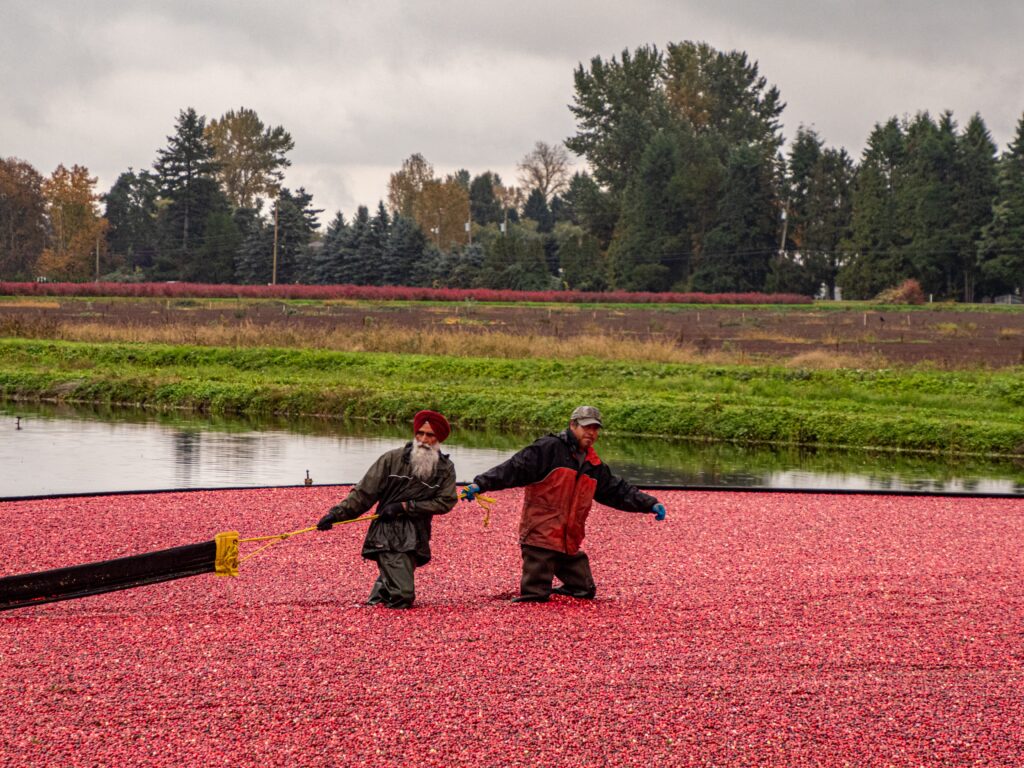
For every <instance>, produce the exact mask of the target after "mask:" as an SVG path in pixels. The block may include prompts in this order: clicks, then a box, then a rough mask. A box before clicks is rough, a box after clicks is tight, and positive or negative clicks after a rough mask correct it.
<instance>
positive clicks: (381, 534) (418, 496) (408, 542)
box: [331, 442, 458, 565]
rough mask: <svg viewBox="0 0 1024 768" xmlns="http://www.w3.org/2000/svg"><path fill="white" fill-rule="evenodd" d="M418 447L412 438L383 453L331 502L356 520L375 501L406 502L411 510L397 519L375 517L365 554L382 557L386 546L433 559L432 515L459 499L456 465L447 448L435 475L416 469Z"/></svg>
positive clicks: (335, 509)
mask: <svg viewBox="0 0 1024 768" xmlns="http://www.w3.org/2000/svg"><path fill="white" fill-rule="evenodd" d="M412 447H413V444H412V443H411V442H410V443H407V444H406V445H405V447H404V448H395V449H394V450H391V451H388V452H387V453H385V454H383V455H382V456H381V457H380V458H379V459H377V461H375V462H374V463H373V466H371V467H370V468H369V469H368V470H367V471H366V474H365V475H364V476H363V479H362V480H360V481H359V482H358V483H357V484H356V485H355V487H353V488H352V490H351V491H349V494H348V496H346V497H345V499H344V501H342V502H341V503H340V504H337V505H336V506H334V507H332V508H331V511H332V512H333V513H335V515H337V517H338V518H339V519H342V520H352V519H354V518H356V517H359V516H360V515H363V514H365V513H366V512H367V511H368V510H369V509H370V507H372V506H373V505H374V504H378V505H384V504H390V503H391V502H396V501H397V502H405V503H406V507H407V509H406V511H405V512H404V513H403V514H400V515H399V516H398V517H396V518H395V519H394V520H387V521H385V520H374V521H373V522H372V523H370V528H369V530H368V531H367V532H366V539H365V540H364V541H363V557H365V558H366V559H368V560H376V559H377V555H379V554H380V553H381V552H408V553H410V554H412V555H413V557H414V559H415V560H416V564H417V565H426V564H427V563H428V562H430V533H431V520H432V519H433V517H434V515H443V514H445V513H446V512H448V511H449V510H451V508H452V507H454V506H455V502H456V501H457V500H458V497H457V496H456V493H455V465H454V464H452V462H451V459H449V458H448V456H447V454H444V453H442V454H440V455H439V456H438V457H437V469H435V470H434V475H433V477H431V478H430V479H429V480H426V481H424V480H420V479H419V478H417V477H414V476H413V474H412V465H411V464H410V463H409V456H410V455H411V454H412Z"/></svg>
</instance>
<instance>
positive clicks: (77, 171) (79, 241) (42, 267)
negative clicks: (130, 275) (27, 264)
mask: <svg viewBox="0 0 1024 768" xmlns="http://www.w3.org/2000/svg"><path fill="white" fill-rule="evenodd" d="M95 186H96V178H95V177H92V176H90V175H89V170H88V169H87V168H84V167H83V166H80V165H73V166H71V168H70V169H68V168H65V167H64V166H63V165H59V166H57V169H56V170H55V171H54V172H53V174H52V175H51V176H50V178H48V179H46V180H45V181H44V182H43V184H42V192H43V196H44V197H45V199H46V212H47V218H48V219H49V223H50V227H49V237H48V243H47V247H46V248H45V249H44V250H43V253H42V255H41V256H40V257H39V271H40V272H41V273H42V274H44V275H45V276H46V277H48V278H50V279H52V280H69V281H81V280H88V279H89V278H90V277H94V276H95V275H96V264H97V261H98V260H100V259H102V256H103V254H104V253H105V252H106V240H105V237H104V235H105V233H106V230H107V220H106V219H104V218H103V217H101V216H100V212H99V206H98V205H97V203H98V201H99V199H100V196H99V195H97V194H96V192H95ZM100 264H101V266H100V270H102V268H103V267H102V262H100Z"/></svg>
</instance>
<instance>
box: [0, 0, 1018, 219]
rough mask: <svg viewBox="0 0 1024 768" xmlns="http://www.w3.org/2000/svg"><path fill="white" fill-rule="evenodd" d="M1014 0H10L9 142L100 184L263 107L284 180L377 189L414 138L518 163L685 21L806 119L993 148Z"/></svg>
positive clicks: (565, 128) (3, 42)
mask: <svg viewBox="0 0 1024 768" xmlns="http://www.w3.org/2000/svg"><path fill="white" fill-rule="evenodd" d="M1022 38H1024V3H1021V2H1020V0H976V1H975V2H973V3H964V2H962V1H961V0H958V1H956V2H954V1H953V0H884V1H882V0H859V1H854V0H845V1H842V0H790V1H789V2H777V1H776V2H773V1H771V0H760V1H757V2H755V1H748V0H714V1H712V0H706V1H705V0H700V1H697V0H675V1H672V0H632V2H629V3H626V2H622V0H616V1H615V2H606V1H605V0H544V1H543V2H539V1H537V0H517V2H503V3H500V4H499V3H489V2H485V1H484V0H475V1H465V2H463V1H462V0H458V1H452V2H436V1H435V2H429V1H428V0H419V1H418V2H412V0H410V1H409V2H404V3H402V2H393V1H391V0H373V1H372V2H371V1H370V0H367V1H366V2H346V1H345V0H333V1H327V0H325V1H324V2H304V1H303V0H294V2H292V3H285V2H281V0H275V1H274V2H253V1H252V0H241V2H239V0H235V1H234V2H227V1H221V0H205V1H204V2H187V1H185V0H163V1H162V2H159V3H157V2H143V1H140V0H135V1H130V0H124V1H123V2H114V1H113V0H103V1H100V0H96V1H95V2H89V0H0V94H2V97H3V99H2V101H3V103H2V106H0V156H4V157H12V156H13V157H18V158H20V159H23V160H26V161H28V162H30V163H31V164H32V165H34V166H35V167H36V169H37V170H39V172H40V173H42V174H44V175H48V174H49V173H51V172H52V171H53V169H54V168H55V167H56V166H57V164H59V163H64V164H65V165H71V164H74V163H78V164H80V165H85V166H86V167H88V168H89V170H90V171H91V172H92V173H93V174H95V175H97V176H98V177H99V185H98V188H99V190H100V191H101V192H102V191H106V190H107V189H109V187H110V185H111V184H112V183H113V182H114V180H115V179H116V178H117V175H118V174H119V173H121V172H122V171H124V170H126V169H127V168H129V167H134V168H136V169H141V168H148V167H150V166H151V165H152V163H153V161H154V159H155V157H156V152H157V150H158V149H160V148H161V147H164V146H166V137H167V136H168V135H169V134H171V133H172V132H173V130H174V123H175V120H176V118H177V116H178V112H179V111H180V110H181V109H183V108H185V107H189V106H191V107H194V108H195V109H196V110H197V111H198V112H199V113H200V114H202V115H206V116H207V118H215V117H219V116H220V115H222V114H223V113H224V112H226V111H227V110H229V109H237V108H238V107H242V106H244V107H248V108H251V109H255V110H256V112H257V113H258V114H259V116H260V118H261V119H262V120H263V121H264V123H266V124H267V125H282V126H284V128H285V129H286V130H288V131H289V132H290V133H291V135H292V137H293V139H294V140H295V149H294V150H293V151H292V153H291V154H290V158H291V160H292V167H291V168H289V169H288V173H287V177H286V180H285V183H286V184H287V185H288V186H290V187H292V188H296V187H299V186H305V187H306V189H307V191H309V192H311V193H312V194H313V196H314V201H315V203H316V204H317V207H322V208H325V209H326V213H324V214H323V215H322V216H321V222H322V223H326V222H327V221H328V220H329V219H330V217H331V216H332V215H333V213H334V211H336V210H338V209H341V210H343V211H344V212H345V213H346V215H349V214H351V212H352V211H353V209H354V208H355V206H356V205H357V204H367V205H370V206H371V207H372V206H374V205H376V202H377V200H378V199H380V198H382V197H383V196H384V195H385V190H386V185H387V180H388V175H389V174H390V173H391V172H393V171H394V170H396V169H397V168H398V167H399V166H400V165H401V163H402V160H404V159H405V158H407V157H408V156H409V155H411V154H412V153H414V152H420V153H422V154H423V155H424V156H425V157H426V158H427V159H428V160H429V161H430V162H431V163H432V164H433V165H434V167H435V169H436V170H437V171H438V173H445V172H449V171H452V170H455V169H457V168H467V169H468V170H469V171H470V172H471V173H473V174H474V175H475V174H477V173H481V172H483V171H485V170H488V169H490V170H495V171H497V172H499V173H500V174H502V176H503V178H504V180H505V181H506V183H508V182H511V181H513V180H514V178H515V164H516V162H517V161H518V160H519V159H520V158H521V157H522V156H523V155H524V154H526V152H528V151H529V150H530V149H531V148H532V146H533V144H534V142H536V141H538V140H543V141H546V142H548V143H555V142H559V141H562V140H563V139H565V138H566V137H567V136H569V135H571V134H572V133H573V132H574V123H573V119H572V115H571V114H570V112H569V110H568V108H567V105H568V104H569V103H571V101H572V73H573V69H574V68H575V67H576V66H577V65H578V64H579V63H580V62H589V60H590V59H591V57H593V56H595V55H600V56H603V57H605V58H607V57H610V56H612V55H618V54H620V53H621V51H622V50H623V49H624V48H630V49H633V48H636V47H637V46H640V45H644V44H655V45H657V46H658V47H659V48H664V46H665V44H666V43H669V42H680V41H684V40H698V41H705V42H708V43H710V44H711V45H713V46H714V47H716V48H718V49H720V50H742V51H746V52H747V54H748V55H749V57H750V58H751V59H752V60H755V61H757V62H758V63H759V65H760V69H761V73H762V74H763V75H765V76H766V77H767V78H768V82H769V83H771V84H774V85H776V86H778V88H779V89H780V91H781V93H782V98H783V100H784V101H785V102H786V103H787V107H786V109H785V111H784V112H783V115H782V118H783V122H784V129H785V130H784V132H785V135H786V138H787V139H789V138H792V136H793V135H794V134H795V132H796V129H797V127H798V126H799V125H800V124H805V125H811V126H813V127H814V128H815V129H816V130H817V131H818V133H819V134H820V135H821V137H822V138H823V139H824V140H825V141H826V143H828V144H830V145H835V146H843V147H846V148H847V150H848V151H850V152H851V154H853V155H854V156H855V157H859V156H860V153H861V151H862V149H863V146H864V141H865V139H866V138H867V136H868V133H869V132H870V131H871V129H872V127H873V125H874V124H875V123H876V122H879V121H884V120H885V119H887V118H888V117H890V116H892V115H899V116H902V115H905V114H911V115H912V114H914V113H916V112H918V111H921V110H929V111H930V112H932V113H933V114H938V113H939V112H941V111H942V110H945V109H950V110H952V111H953V113H954V116H955V118H956V119H957V121H958V122H959V124H960V125H961V126H962V125H963V124H965V123H966V121H967V119H968V118H969V117H970V115H972V114H973V113H975V112H979V113H980V114H981V115H982V117H983V118H984V119H985V122H986V123H987V125H988V127H989V130H990V131H991V132H992V136H993V138H994V139H995V141H996V143H997V144H998V145H999V148H1000V150H1002V149H1004V148H1005V146H1006V144H1007V143H1008V142H1009V141H1010V140H1011V139H1012V136H1013V132H1014V129H1015V127H1016V124H1017V121H1018V120H1019V119H1020V117H1021V115H1022V113H1024V55H1022V53H1021V39H1022Z"/></svg>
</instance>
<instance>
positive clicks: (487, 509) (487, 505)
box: [473, 493, 497, 528]
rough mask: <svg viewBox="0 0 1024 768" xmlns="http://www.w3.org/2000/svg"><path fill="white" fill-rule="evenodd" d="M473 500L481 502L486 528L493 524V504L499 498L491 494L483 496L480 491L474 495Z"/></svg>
mask: <svg viewBox="0 0 1024 768" xmlns="http://www.w3.org/2000/svg"><path fill="white" fill-rule="evenodd" d="M473 500H474V501H476V503H477V504H479V505H480V506H481V507H483V509H484V528H486V527H488V526H489V525H490V524H491V506H492V505H493V504H494V503H495V501H497V500H496V499H493V498H491V497H490V496H481V495H480V494H479V493H478V494H477V495H476V496H474V497H473Z"/></svg>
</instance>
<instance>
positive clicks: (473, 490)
mask: <svg viewBox="0 0 1024 768" xmlns="http://www.w3.org/2000/svg"><path fill="white" fill-rule="evenodd" d="M478 493H480V486H479V485H477V484H476V483H470V484H469V485H467V486H466V487H465V488H463V489H462V493H461V494H460V496H459V498H461V499H462V500H463V501H472V500H473V499H475V498H476V495H477V494H478Z"/></svg>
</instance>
